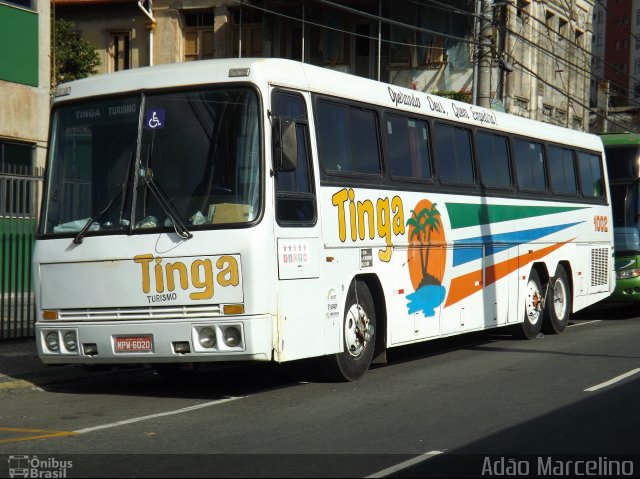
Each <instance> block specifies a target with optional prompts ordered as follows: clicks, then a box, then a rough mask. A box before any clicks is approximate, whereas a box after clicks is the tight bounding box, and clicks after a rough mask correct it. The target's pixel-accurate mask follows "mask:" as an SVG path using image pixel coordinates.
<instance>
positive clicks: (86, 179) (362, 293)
mask: <svg viewBox="0 0 640 479" xmlns="http://www.w3.org/2000/svg"><path fill="white" fill-rule="evenodd" d="M610 218H611V209H610V206H609V186H608V181H607V177H606V171H605V168H604V163H603V148H602V142H601V141H600V139H599V138H598V137H597V136H594V135H589V134H585V133H581V132H576V131H572V130H567V129H563V128H559V127H556V126H552V125H548V124H544V123H538V122H534V121H530V120H527V119H523V118H519V117H515V116H511V115H507V114H503V113H499V112H495V111H490V110H484V109H482V108H478V107H476V106H471V105H468V104H465V103H460V102H456V101H452V100H448V99H444V98H440V97H436V96H432V95H429V94H426V93H422V92H418V91H414V90H410V89H405V88H401V87H397V86H393V85H388V84H384V83H379V82H376V81H372V80H368V79H363V78H360V77H356V76H352V75H348V74H343V73H339V72H335V71H332V70H329V69H324V68H319V67H315V66H311V65H308V64H303V63H298V62H294V61H289V60H282V59H228V60H210V61H198V62H192V63H185V64H172V65H162V66H155V67H150V68H140V69H136V70H127V71H124V72H118V73H114V74H110V75H106V76H96V77H92V78H88V79H84V80H79V81H76V82H72V83H68V84H65V85H61V86H59V87H58V89H57V90H56V93H55V97H54V100H53V105H52V112H51V133H50V143H49V155H48V165H47V173H46V187H45V192H44V201H43V209H42V216H41V221H40V226H39V235H38V239H37V242H36V246H35V253H34V255H35V261H34V273H35V278H36V285H37V291H36V293H37V315H38V320H37V325H36V329H37V331H36V332H37V344H38V351H39V354H40V357H41V358H42V360H43V361H44V362H45V363H48V364H61V363H73V364H87V365H91V364H124V363H148V364H152V365H154V366H156V367H161V366H162V367H168V366H167V365H180V364H195V363H202V362H219V361H275V362H284V361H292V360H299V359H304V358H311V357H325V359H326V364H327V366H328V369H329V370H331V371H333V372H334V373H335V376H336V377H338V378H342V379H346V380H355V379H358V378H360V377H361V376H362V375H363V374H364V373H365V372H366V371H367V370H368V368H369V365H370V363H371V362H372V361H373V360H383V359H384V357H385V352H386V351H387V350H388V349H389V348H394V347H398V346H402V345H406V344H411V343H416V342H419V341H427V340H431V339H435V338H441V337H445V336H452V335H456V334H461V333H465V332H469V331H478V330H484V329H488V328H497V327H510V328H512V329H514V331H516V332H518V333H519V334H520V335H521V336H523V337H526V338H535V337H536V336H538V335H539V333H540V331H542V330H544V331H549V332H552V333H559V332H561V331H562V330H564V328H565V327H566V325H567V323H568V321H569V318H570V314H571V313H572V312H574V311H578V310H580V309H582V308H585V307H586V306H589V305H591V304H593V303H595V302H596V301H600V300H602V299H605V298H607V297H608V296H609V295H610V294H611V292H612V290H613V288H614V286H615V277H614V276H613V267H612V255H613V231H612V229H611V228H609V227H608V225H609V220H610Z"/></svg>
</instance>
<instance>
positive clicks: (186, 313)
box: [58, 304, 220, 321]
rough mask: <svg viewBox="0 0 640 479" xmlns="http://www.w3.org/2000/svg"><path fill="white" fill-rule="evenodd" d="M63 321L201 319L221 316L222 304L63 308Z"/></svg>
mask: <svg viewBox="0 0 640 479" xmlns="http://www.w3.org/2000/svg"><path fill="white" fill-rule="evenodd" d="M58 315H59V316H58V317H59V319H60V320H63V321H115V320H135V319H200V318H212V317H217V316H220V305H219V304H215V305H208V306H164V307H162V306H161V307H158V306H155V307H147V308H86V309H61V310H60V311H59V312H58Z"/></svg>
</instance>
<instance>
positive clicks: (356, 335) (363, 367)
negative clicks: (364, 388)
mask: <svg viewBox="0 0 640 479" xmlns="http://www.w3.org/2000/svg"><path fill="white" fill-rule="evenodd" d="M344 311H345V312H344V319H343V335H344V340H343V351H342V352H341V353H338V354H336V355H334V356H332V357H331V358H330V363H329V366H330V368H329V373H330V375H331V376H332V377H334V378H337V379H339V380H344V381H355V380H357V379H360V378H361V377H362V376H364V374H365V373H366V372H367V370H368V369H369V366H370V365H371V358H372V357H373V349H374V346H375V343H376V311H375V307H374V305H373V298H372V297H371V292H370V291H369V288H368V287H367V285H366V284H365V283H364V282H363V281H354V282H353V283H352V284H351V287H350V288H349V292H348V293H347V301H346V303H345V310H344Z"/></svg>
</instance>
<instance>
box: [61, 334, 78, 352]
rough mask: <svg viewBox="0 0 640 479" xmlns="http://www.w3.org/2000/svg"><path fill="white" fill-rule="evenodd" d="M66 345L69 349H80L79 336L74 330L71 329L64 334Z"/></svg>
mask: <svg viewBox="0 0 640 479" xmlns="http://www.w3.org/2000/svg"><path fill="white" fill-rule="evenodd" d="M63 339H64V347H65V348H67V351H75V350H77V349H78V337H77V336H76V333H75V332H74V331H69V332H68V333H66V334H65V335H64V338H63Z"/></svg>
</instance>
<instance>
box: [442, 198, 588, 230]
mask: <svg viewBox="0 0 640 479" xmlns="http://www.w3.org/2000/svg"><path fill="white" fill-rule="evenodd" d="M585 208H587V207H586V206H526V205H522V206H513V205H475V204H470V203H447V211H448V212H449V221H450V222H451V228H453V229H455V228H466V227H467V226H479V225H486V224H489V223H500V222H501V221H511V220H520V219H523V218H532V217H534V216H545V215H552V214H555V213H565V212H567V211H576V210H582V209H585Z"/></svg>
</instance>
